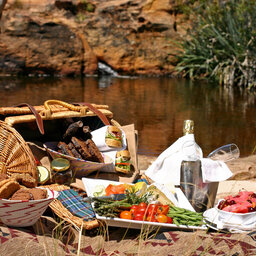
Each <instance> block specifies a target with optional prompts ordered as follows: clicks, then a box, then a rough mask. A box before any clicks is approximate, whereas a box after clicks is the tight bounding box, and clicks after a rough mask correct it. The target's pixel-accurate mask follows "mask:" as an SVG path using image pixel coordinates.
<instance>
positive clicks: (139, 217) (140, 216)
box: [133, 212, 144, 220]
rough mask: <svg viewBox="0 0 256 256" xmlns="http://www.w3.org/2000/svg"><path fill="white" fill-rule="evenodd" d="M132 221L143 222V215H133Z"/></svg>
mask: <svg viewBox="0 0 256 256" xmlns="http://www.w3.org/2000/svg"><path fill="white" fill-rule="evenodd" d="M133 219H134V220H144V214H142V213H139V212H137V213H136V214H135V215H134V218H133Z"/></svg>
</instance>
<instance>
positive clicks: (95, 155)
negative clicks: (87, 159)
mask: <svg viewBox="0 0 256 256" xmlns="http://www.w3.org/2000/svg"><path fill="white" fill-rule="evenodd" d="M85 143H86V145H87V147H88V150H89V152H90V154H91V156H92V161H93V162H99V163H104V158H103V156H102V154H101V152H100V151H99V149H98V147H97V146H96V144H95V143H94V141H93V140H91V139H88V140H86V142H85Z"/></svg>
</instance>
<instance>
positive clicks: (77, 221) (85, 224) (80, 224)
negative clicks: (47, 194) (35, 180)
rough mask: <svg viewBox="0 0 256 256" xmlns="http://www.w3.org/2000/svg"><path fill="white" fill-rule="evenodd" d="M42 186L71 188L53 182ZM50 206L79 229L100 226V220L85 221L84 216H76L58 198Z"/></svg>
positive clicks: (55, 188)
mask: <svg viewBox="0 0 256 256" xmlns="http://www.w3.org/2000/svg"><path fill="white" fill-rule="evenodd" d="M41 187H45V188H49V189H52V190H55V191H62V190H65V189H70V187H68V186H65V185H59V184H51V185H44V186H41ZM50 208H51V209H52V211H53V212H54V213H55V214H56V215H57V216H58V217H60V218H61V219H63V220H64V221H66V222H68V223H70V224H72V225H73V226H75V227H76V228H78V229H87V230H90V229H93V228H97V227H99V225H100V223H99V222H98V220H96V219H95V220H88V221H85V220H83V219H82V218H79V217H77V216H74V215H73V214H72V213H71V212H70V211H69V210H68V209H66V208H65V207H64V206H63V205H62V203H61V202H60V201H59V200H58V199H54V200H53V201H52V202H51V203H50Z"/></svg>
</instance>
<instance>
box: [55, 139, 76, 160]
mask: <svg viewBox="0 0 256 256" xmlns="http://www.w3.org/2000/svg"><path fill="white" fill-rule="evenodd" d="M57 147H58V149H59V150H58V152H60V153H62V154H63V155H67V156H73V157H74V154H73V153H72V151H71V150H70V149H69V147H68V145H67V144H66V143H65V142H63V141H60V142H59V143H58V145H57Z"/></svg>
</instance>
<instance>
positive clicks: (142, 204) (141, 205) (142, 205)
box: [139, 202, 148, 208]
mask: <svg viewBox="0 0 256 256" xmlns="http://www.w3.org/2000/svg"><path fill="white" fill-rule="evenodd" d="M147 207H148V205H147V204H146V203H143V202H141V203H140V204H139V208H147Z"/></svg>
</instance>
